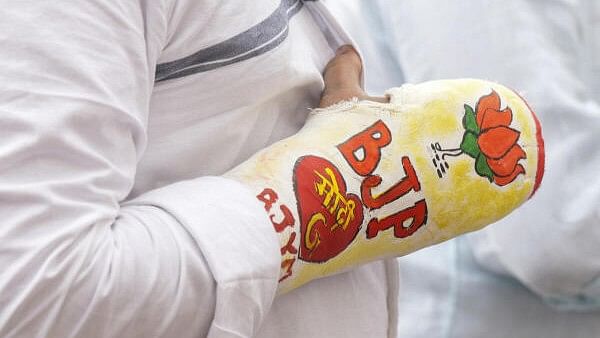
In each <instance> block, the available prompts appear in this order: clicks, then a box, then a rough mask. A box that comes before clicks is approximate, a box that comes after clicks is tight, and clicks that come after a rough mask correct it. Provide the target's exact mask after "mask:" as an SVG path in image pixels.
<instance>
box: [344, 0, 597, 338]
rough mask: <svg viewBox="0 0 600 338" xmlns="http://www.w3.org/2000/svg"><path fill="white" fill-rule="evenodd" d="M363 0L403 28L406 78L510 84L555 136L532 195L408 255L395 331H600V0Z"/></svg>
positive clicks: (398, 48) (394, 39)
mask: <svg viewBox="0 0 600 338" xmlns="http://www.w3.org/2000/svg"><path fill="white" fill-rule="evenodd" d="M358 2H359V3H360V4H361V6H363V7H362V8H363V9H362V10H361V11H360V12H359V13H361V14H360V15H365V13H366V14H369V13H370V15H373V9H375V10H376V11H377V12H376V13H375V17H376V19H375V21H377V20H379V21H381V22H384V23H385V25H386V27H392V29H391V30H388V31H383V32H384V33H383V34H385V38H384V39H385V40H386V41H387V43H388V47H389V48H390V50H392V51H393V52H394V59H395V60H396V61H397V62H399V64H400V65H401V68H402V73H396V78H397V79H400V78H402V76H403V77H404V79H405V80H406V81H407V82H412V83H419V82H422V81H427V80H433V79H441V78H455V77H476V78H484V79H488V80H492V81H497V82H500V83H503V84H505V85H508V86H510V87H512V88H513V89H515V90H516V91H518V92H519V93H521V94H522V95H523V96H524V97H525V98H526V99H527V100H528V101H529V102H530V104H531V106H532V107H533V109H534V110H535V111H536V112H537V114H538V116H539V118H540V120H541V123H542V126H543V132H544V137H545V140H546V155H547V159H546V174H545V177H544V181H543V182H542V186H541V188H540V190H539V191H538V192H537V194H536V195H535V196H534V198H533V199H532V200H531V201H529V202H528V203H527V204H525V205H524V206H523V207H522V208H520V209H519V210H517V211H516V212H515V213H513V214H512V215H511V216H509V217H507V218H506V219H505V220H502V221H500V222H498V223H497V224H494V225H492V226H490V227H489V228H487V229H484V230H483V231H480V232H477V233H474V234H473V235H470V236H467V237H465V238H460V239H458V240H454V241H450V242H447V243H444V244H442V245H439V246H436V247H434V248H430V249H425V250H422V251H420V252H417V253H414V254H411V255H409V256H406V257H403V258H401V259H399V264H400V271H401V289H400V294H399V308H398V312H399V325H398V337H457V338H458V337H460V338H467V337H474V338H475V337H498V338H500V337H519V338H520V337H545V338H562V337H579V338H597V337H600V277H599V276H600V227H599V226H598V225H599V221H600V208H599V207H600V180H599V179H598V168H600V147H598V143H599V142H598V141H599V140H600V138H599V135H600V105H599V103H600V101H599V99H598V97H599V96H598V94H599V93H600V85H599V84H600V77H599V74H600V73H599V70H600V63H599V62H598V60H599V59H598V56H599V55H600V48H599V47H600V44H599V43H598V41H599V40H598V32H600V5H599V4H598V2H597V1H595V0H590V1H582V0H552V1H547V0H543V1H542V0H530V1H525V0H511V1H479V0H472V1H471V0H454V1H434V0H432V1H427V0H425V1H423V0H421V1H408V0H407V1H399V2H396V1H391V0H379V1H376V2H367V1H358ZM349 7H350V6H349ZM364 7H370V8H371V9H370V11H367V10H364ZM371 20H373V19H371ZM348 21H349V20H348ZM381 33H382V31H379V30H370V31H369V32H367V33H364V34H365V35H368V34H372V35H376V34H381ZM358 42H359V43H361V41H360V40H359V41H358ZM382 54H383V53H381V55H382ZM372 55H377V53H375V52H374V53H372ZM367 62H368V59H367ZM372 63H377V62H372ZM375 72H376V71H374V70H373V71H371V72H369V73H368V76H369V75H370V74H374V73H375ZM366 82H367V83H369V78H367V81H366Z"/></svg>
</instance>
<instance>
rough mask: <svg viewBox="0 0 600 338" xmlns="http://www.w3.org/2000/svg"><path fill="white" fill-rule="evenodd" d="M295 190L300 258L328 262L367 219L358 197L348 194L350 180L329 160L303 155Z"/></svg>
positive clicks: (297, 173) (298, 166) (351, 239)
mask: <svg viewBox="0 0 600 338" xmlns="http://www.w3.org/2000/svg"><path fill="white" fill-rule="evenodd" d="M294 192H295V193H296V200H297V201H298V215H299V216H300V235H301V238H300V251H299V253H298V257H299V258H300V259H302V260H304V261H308V262H318V263H322V262H326V261H328V260H329V259H331V258H333V257H335V256H337V255H338V254H339V253H340V252H342V251H344V249H346V247H348V245H349V244H350V243H351V242H352V241H353V240H354V238H356V235H357V234H358V231H359V230H360V227H361V224H362V222H363V205H362V202H361V201H360V199H359V198H358V196H356V195H355V194H348V193H346V181H345V180H344V178H343V177H342V175H341V174H340V171H339V170H338V169H337V168H336V167H335V166H334V165H333V163H331V162H329V161H328V160H326V159H324V158H321V157H317V156H312V155H308V156H303V157H300V158H299V159H298V161H296V164H295V166H294Z"/></svg>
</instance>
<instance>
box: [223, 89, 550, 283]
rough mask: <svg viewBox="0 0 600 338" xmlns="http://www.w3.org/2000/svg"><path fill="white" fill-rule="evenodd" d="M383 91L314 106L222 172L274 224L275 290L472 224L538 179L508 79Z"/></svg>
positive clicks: (483, 221) (531, 128)
mask: <svg viewBox="0 0 600 338" xmlns="http://www.w3.org/2000/svg"><path fill="white" fill-rule="evenodd" d="M386 95H387V96H389V98H390V102H389V103H380V102H372V101H366V100H365V101H359V100H354V101H345V102H341V103H338V104H335V105H332V106H330V107H327V108H324V109H318V110H315V111H313V113H312V114H311V116H310V117H309V119H308V121H307V123H306V125H305V126H304V128H303V129H302V130H301V131H300V132H298V133H297V134H296V135H294V136H292V137H290V138H288V139H285V140H282V141H280V142H278V143H276V144H274V145H272V146H270V147H268V148H266V149H264V150H263V151H261V152H259V153H257V154H256V155H255V156H253V157H252V158H251V159H249V160H248V161H246V162H244V163H242V164H241V165H239V166H238V167H236V168H234V169H233V170H231V171H230V172H228V173H227V174H226V175H225V176H226V177H228V178H231V179H234V180H237V181H239V182H242V183H243V184H245V185H247V186H249V187H250V188H251V189H252V191H253V193H254V194H255V195H256V198H257V199H258V200H259V201H260V202H261V203H263V205H264V208H265V211H266V212H267V213H268V214H269V217H270V219H271V222H272V225H273V227H274V229H275V231H276V232H277V233H278V234H279V239H280V248H281V250H280V252H281V272H280V279H279V282H280V283H279V288H278V293H280V294H282V293H285V292H288V291H290V290H292V289H295V288H297V287H299V286H301V285H303V284H305V283H307V282H309V281H311V280H313V279H316V278H320V277H324V276H327V275H331V274H335V273H338V272H341V271H344V270H347V269H349V268H351V267H353V266H356V265H359V264H362V263H366V262H369V261H373V260H376V259H381V258H386V257H393V256H402V255H406V254H408V253H410V252H413V251H415V250H418V249H421V248H423V247H426V246H430V245H433V244H436V243H439V242H442V241H444V240H447V239H450V238H452V237H455V236H457V235H460V234H462V233H465V232H470V231H474V230H477V229H480V228H482V227H484V226H486V225H488V224H490V223H493V222H495V221H497V220H499V219H500V218H502V217H504V216H506V215H507V214H508V213H510V212H511V211H512V210H514V209H515V208H517V207H518V206H519V205H521V204H522V203H524V202H525V201H526V200H528V199H529V198H530V197H531V196H532V195H533V194H534V193H535V191H536V189H537V188H538V187H539V185H540V182H541V179H542V176H543V171H544V144H543V139H542V135H541V129H540V125H539V122H538V120H537V118H536V117H535V115H534V113H533V111H532V110H531V109H530V108H529V106H528V105H527V103H526V102H525V101H524V100H523V99H522V98H521V97H520V96H519V95H517V94H516V93H515V92H513V91H512V90H510V89H507V88H506V87H504V86H501V85H499V84H496V83H491V82H486V81H480V80H472V79H460V80H444V81H432V82H426V83H423V84H419V85H404V86H402V87H399V88H393V89H390V90H388V91H387V93H386Z"/></svg>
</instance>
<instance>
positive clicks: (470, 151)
mask: <svg viewBox="0 0 600 338" xmlns="http://www.w3.org/2000/svg"><path fill="white" fill-rule="evenodd" d="M460 150H462V151H463V152H464V153H465V154H467V155H469V156H471V157H472V158H477V157H478V156H479V154H480V153H481V151H480V150H479V145H477V135H475V134H474V133H472V132H470V131H467V132H466V133H465V134H464V135H463V139H462V142H460Z"/></svg>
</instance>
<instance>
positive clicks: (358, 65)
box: [323, 45, 362, 91]
mask: <svg viewBox="0 0 600 338" xmlns="http://www.w3.org/2000/svg"><path fill="white" fill-rule="evenodd" d="M361 73H362V61H361V59H360V56H359V55H358V53H357V52H356V50H355V49H354V48H353V47H352V46H351V45H344V46H342V47H340V48H339V49H338V50H337V52H336V55H335V57H334V58H333V59H331V61H329V63H328V64H327V66H326V67H325V72H324V74H323V79H324V81H325V89H326V90H327V89H329V90H337V89H353V90H360V91H362V88H361V86H360V82H361V81H360V80H361Z"/></svg>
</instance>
